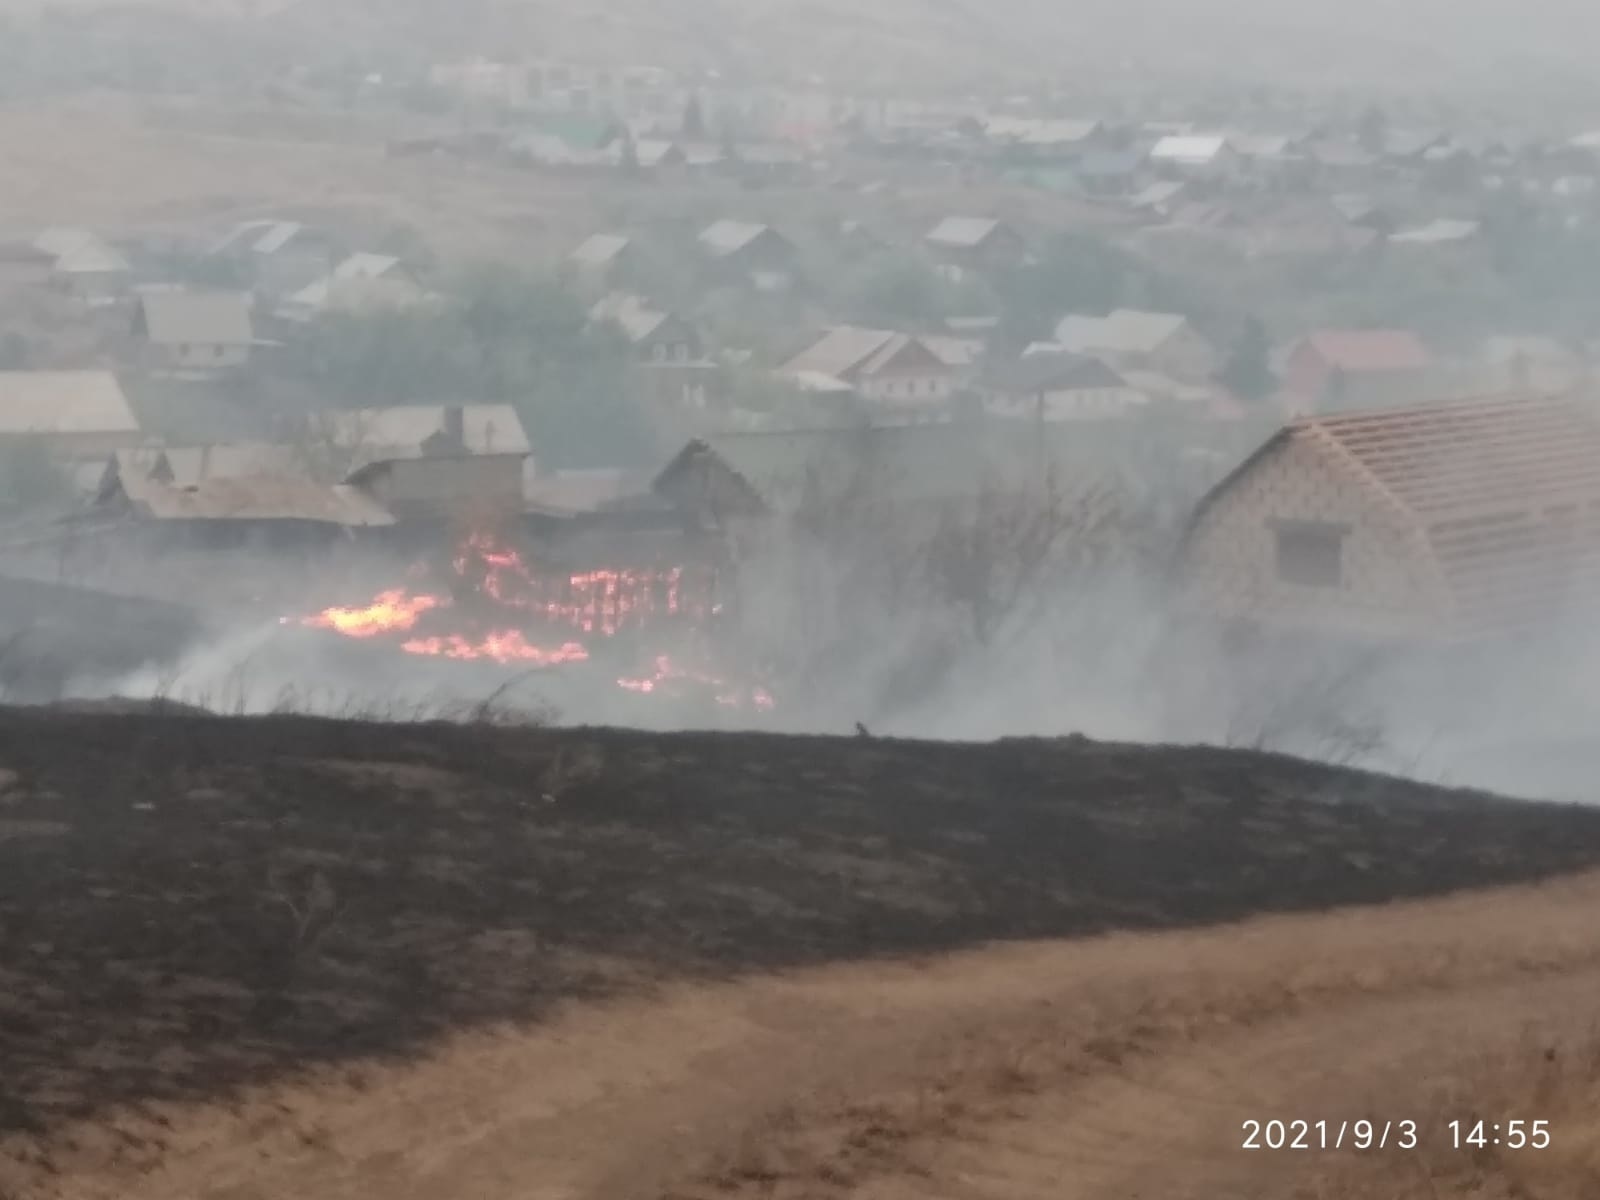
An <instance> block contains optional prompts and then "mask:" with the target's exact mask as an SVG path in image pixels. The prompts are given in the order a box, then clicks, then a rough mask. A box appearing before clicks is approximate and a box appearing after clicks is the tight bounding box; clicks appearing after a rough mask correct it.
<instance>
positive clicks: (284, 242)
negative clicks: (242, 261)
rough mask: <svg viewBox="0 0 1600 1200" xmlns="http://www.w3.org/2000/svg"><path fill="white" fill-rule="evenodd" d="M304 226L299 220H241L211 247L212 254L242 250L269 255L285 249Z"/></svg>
mask: <svg viewBox="0 0 1600 1200" xmlns="http://www.w3.org/2000/svg"><path fill="white" fill-rule="evenodd" d="M305 232H306V227H305V226H304V225H302V224H301V223H300V222H299V221H274V220H262V221H241V222H240V223H239V224H238V225H235V226H234V227H233V229H232V230H230V231H229V232H228V233H227V234H225V235H224V236H223V237H221V238H220V239H218V241H217V242H216V244H215V245H213V246H212V247H211V253H212V254H227V253H230V252H233V251H244V252H246V253H249V254H259V255H261V256H262V257H270V256H271V255H274V254H278V253H280V252H282V251H283V250H285V249H287V248H288V247H289V245H290V244H291V243H292V242H294V241H295V239H297V238H298V237H299V236H300V235H301V234H302V233H305Z"/></svg>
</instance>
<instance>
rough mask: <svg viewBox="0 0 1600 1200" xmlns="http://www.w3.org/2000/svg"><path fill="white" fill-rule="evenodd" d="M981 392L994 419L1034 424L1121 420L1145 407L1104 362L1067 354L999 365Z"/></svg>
mask: <svg viewBox="0 0 1600 1200" xmlns="http://www.w3.org/2000/svg"><path fill="white" fill-rule="evenodd" d="M977 390H978V395H979V397H980V399H981V401H982V403H983V409H984V411H985V412H986V413H988V414H989V415H990V416H994V417H1006V418H1013V419H1021V420H1032V421H1073V420H1085V419H1096V418H1106V417H1121V416H1126V415H1128V414H1129V413H1131V412H1134V411H1136V410H1137V409H1138V408H1140V407H1141V406H1142V405H1144V404H1145V403H1146V401H1145V397H1144V396H1143V395H1141V394H1140V393H1139V392H1138V391H1137V390H1136V389H1134V388H1132V387H1129V386H1128V382H1127V381H1126V380H1125V379H1123V378H1122V376H1121V375H1119V374H1118V373H1117V372H1116V371H1114V370H1113V369H1112V368H1111V367H1109V366H1108V365H1106V364H1105V363H1104V362H1102V361H1100V360H1099V359H1097V358H1085V357H1083V356H1082V355H1078V354H1068V353H1065V352H1062V351H1049V350H1046V351H1041V352H1037V353H1033V354H1024V355H1022V356H1021V357H1020V358H1017V359H1013V360H1011V361H1010V362H1004V363H997V364H995V365H993V366H992V367H991V368H989V369H988V370H986V371H985V372H984V373H983V374H982V375H981V376H980V377H979V380H978V385H977Z"/></svg>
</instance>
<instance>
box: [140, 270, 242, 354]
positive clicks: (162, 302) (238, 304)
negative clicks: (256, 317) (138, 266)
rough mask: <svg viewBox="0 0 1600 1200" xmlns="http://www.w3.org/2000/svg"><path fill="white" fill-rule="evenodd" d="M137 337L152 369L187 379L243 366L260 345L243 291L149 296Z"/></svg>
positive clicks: (144, 298) (143, 298)
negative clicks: (176, 374) (255, 347)
mask: <svg viewBox="0 0 1600 1200" xmlns="http://www.w3.org/2000/svg"><path fill="white" fill-rule="evenodd" d="M133 334H134V337H135V338H137V339H138V340H139V342H140V343H141V346H142V350H143V357H144V362H145V365H146V367H147V368H149V369H150V370H153V371H167V372H178V373H184V374H214V373H216V372H219V371H227V370H233V369H237V368H239V367H243V366H245V365H247V364H248V363H249V361H250V351H251V348H252V347H253V346H254V345H255V332H254V329H253V328H252V325H251V320H250V298H249V297H248V296H246V295H244V294H243V293H240V292H189V291H177V290H170V291H150V292H145V293H144V294H143V295H142V296H140V298H139V307H138V310H137V312H136V313H135V315H134V321H133Z"/></svg>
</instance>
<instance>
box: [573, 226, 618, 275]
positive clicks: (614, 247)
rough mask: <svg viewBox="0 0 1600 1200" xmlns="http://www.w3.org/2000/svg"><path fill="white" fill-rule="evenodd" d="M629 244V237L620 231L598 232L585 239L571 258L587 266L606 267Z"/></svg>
mask: <svg viewBox="0 0 1600 1200" xmlns="http://www.w3.org/2000/svg"><path fill="white" fill-rule="evenodd" d="M628 245H629V242H628V239H627V238H626V237H624V236H622V235H621V234H619V233H596V234H594V235H592V236H590V237H588V238H585V239H584V241H583V244H582V245H580V246H579V247H578V248H577V249H576V250H574V251H573V252H572V254H571V259H572V261H573V262H575V263H581V264H583V265H584V266H586V267H604V266H608V265H610V264H611V263H613V262H615V261H616V260H617V256H618V255H620V254H621V253H622V252H623V251H624V250H626V249H627V248H628Z"/></svg>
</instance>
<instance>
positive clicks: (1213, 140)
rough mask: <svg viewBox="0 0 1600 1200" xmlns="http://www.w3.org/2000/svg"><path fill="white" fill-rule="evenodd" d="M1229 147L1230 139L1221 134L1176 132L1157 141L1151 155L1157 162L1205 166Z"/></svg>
mask: <svg viewBox="0 0 1600 1200" xmlns="http://www.w3.org/2000/svg"><path fill="white" fill-rule="evenodd" d="M1227 149H1228V139H1227V138H1226V137H1223V136H1222V135H1221V134H1174V135H1170V136H1168V137H1164V138H1162V139H1161V140H1160V141H1159V142H1157V143H1156V144H1155V145H1154V146H1153V147H1152V148H1151V150H1150V157H1151V158H1152V159H1154V160H1155V161H1156V162H1170V163H1178V164H1181V165H1186V166H1205V165H1206V164H1208V163H1211V162H1214V161H1215V160H1216V159H1217V157H1218V156H1219V155H1221V154H1222V153H1223V151H1225V150H1227Z"/></svg>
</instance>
